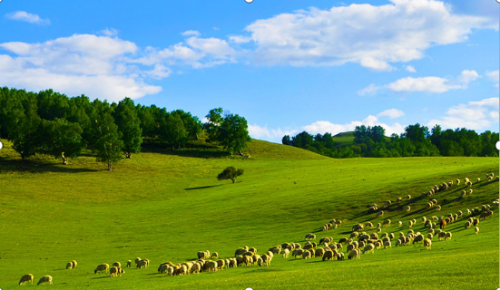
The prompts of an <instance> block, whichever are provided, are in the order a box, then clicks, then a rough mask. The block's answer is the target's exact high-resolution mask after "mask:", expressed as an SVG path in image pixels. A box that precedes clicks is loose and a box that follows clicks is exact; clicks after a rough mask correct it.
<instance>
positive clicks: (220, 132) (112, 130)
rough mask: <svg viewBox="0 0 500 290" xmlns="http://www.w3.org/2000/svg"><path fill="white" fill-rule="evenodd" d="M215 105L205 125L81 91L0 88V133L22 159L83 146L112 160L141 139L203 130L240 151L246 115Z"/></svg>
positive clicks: (69, 153) (172, 141)
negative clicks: (69, 93)
mask: <svg viewBox="0 0 500 290" xmlns="http://www.w3.org/2000/svg"><path fill="white" fill-rule="evenodd" d="M223 112H224V111H223V109H222V108H216V109H213V110H211V111H210V112H209V114H208V115H207V116H206V117H207V119H208V121H207V122H206V123H204V124H202V122H201V121H200V120H199V119H198V117H196V116H192V115H191V114H190V113H189V112H184V111H182V110H175V111H171V112H167V110H166V109H165V108H158V107H156V106H155V105H151V106H149V107H147V106H143V105H140V104H138V105H135V104H134V102H133V101H132V100H131V99H130V98H125V99H123V100H122V101H120V102H119V103H118V104H116V103H111V104H109V103H108V102H107V101H100V100H98V99H95V100H94V101H90V99H89V98H88V97H87V96H85V95H82V96H78V97H72V98H68V97H67V96H66V95H63V94H60V93H57V92H54V91H52V90H46V91H41V92H39V93H33V92H26V91H25V90H17V89H9V88H7V87H4V88H1V89H0V137H1V138H5V139H8V140H10V141H12V143H13V148H14V150H15V151H16V152H18V153H19V155H20V156H21V158H22V159H23V160H25V159H27V158H29V157H30V156H33V155H35V154H45V155H51V156H54V157H55V158H61V159H62V162H63V164H67V158H75V157H78V156H79V155H80V154H81V153H82V151H83V150H84V149H90V150H92V151H93V152H94V154H95V156H96V158H97V160H98V161H101V162H104V163H107V164H108V170H109V171H111V166H112V164H114V163H116V162H118V161H119V160H120V159H122V158H131V156H132V154H135V153H139V152H140V151H141V146H142V144H143V142H144V141H147V142H150V143H156V144H160V145H162V146H163V145H164V146H165V147H168V148H172V149H178V148H181V147H183V146H185V145H186V144H187V143H188V142H190V141H192V140H197V139H199V138H200V134H201V133H202V132H203V133H204V134H203V135H204V136H208V138H207V141H208V142H211V143H213V144H214V145H217V146H222V147H223V148H224V149H225V150H227V151H228V152H230V153H234V152H238V153H241V150H242V149H244V148H245V147H246V142H247V141H250V137H249V135H248V125H247V121H246V120H245V118H243V117H241V116H239V115H235V114H230V113H225V114H223Z"/></svg>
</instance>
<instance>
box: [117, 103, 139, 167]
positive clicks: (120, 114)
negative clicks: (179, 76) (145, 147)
mask: <svg viewBox="0 0 500 290" xmlns="http://www.w3.org/2000/svg"><path fill="white" fill-rule="evenodd" d="M115 122H116V125H118V131H119V132H120V133H121V136H122V140H123V152H124V153H125V157H126V158H130V157H131V156H132V153H139V152H140V151H141V144H142V130H141V126H140V124H141V120H140V119H139V118H138V117H137V112H136V108H135V106H134V101H132V99H130V98H125V99H123V100H121V101H120V103H119V104H118V106H117V107H116V110H115Z"/></svg>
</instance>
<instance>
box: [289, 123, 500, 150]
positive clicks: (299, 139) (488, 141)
mask: <svg viewBox="0 0 500 290" xmlns="http://www.w3.org/2000/svg"><path fill="white" fill-rule="evenodd" d="M384 134H385V130H384V128H382V127H381V126H374V127H369V126H368V127H366V126H357V127H356V129H355V130H354V132H353V135H354V140H353V143H354V144H348V145H342V144H340V145H339V143H337V144H335V143H334V141H333V138H332V136H331V134H330V133H326V134H324V135H323V136H322V135H321V134H317V135H316V136H314V137H313V136H312V135H310V134H309V133H307V132H302V133H299V134H297V135H296V136H295V137H292V139H291V140H290V137H289V136H284V137H283V139H282V143H283V144H286V145H292V146H295V147H300V148H304V149H307V150H310V151H313V152H316V153H318V154H321V155H325V156H330V157H334V158H346V157H360V156H364V157H411V156H440V155H442V156H498V151H497V150H496V148H495V143H496V142H497V141H498V138H499V135H498V133H491V132H490V131H486V132H484V133H482V134H481V135H478V134H477V133H476V132H475V131H473V130H467V129H465V128H462V129H456V130H450V129H448V130H446V131H442V130H441V127H440V126H439V125H436V126H435V127H434V128H433V129H432V134H429V129H428V128H427V127H425V126H421V125H420V124H418V123H417V124H415V125H410V126H408V127H406V128H405V132H404V133H403V134H401V135H400V136H399V135H397V134H392V135H391V137H390V138H388V137H385V136H384Z"/></svg>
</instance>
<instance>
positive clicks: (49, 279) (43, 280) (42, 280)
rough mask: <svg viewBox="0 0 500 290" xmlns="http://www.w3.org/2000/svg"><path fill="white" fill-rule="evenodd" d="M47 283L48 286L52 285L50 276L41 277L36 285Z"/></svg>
mask: <svg viewBox="0 0 500 290" xmlns="http://www.w3.org/2000/svg"><path fill="white" fill-rule="evenodd" d="M47 282H49V284H52V276H50V275H45V276H43V277H42V278H40V280H38V283H37V284H36V285H40V284H42V283H47Z"/></svg>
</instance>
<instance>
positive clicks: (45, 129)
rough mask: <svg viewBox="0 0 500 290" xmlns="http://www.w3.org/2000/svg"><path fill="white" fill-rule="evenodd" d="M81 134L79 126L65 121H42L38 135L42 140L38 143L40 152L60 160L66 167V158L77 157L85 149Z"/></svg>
mask: <svg viewBox="0 0 500 290" xmlns="http://www.w3.org/2000/svg"><path fill="white" fill-rule="evenodd" d="M82 132H83V130H82V128H81V127H80V125H79V124H77V123H70V122H68V121H67V120H65V119H58V118H56V119H55V120H53V121H49V120H42V125H41V130H40V133H41V134H42V136H43V138H41V142H40V146H41V150H40V152H41V153H44V154H48V155H52V156H54V158H62V161H63V164H64V165H66V164H67V162H66V158H68V157H77V156H78V155H80V153H81V152H82V150H83V149H84V148H85V147H86V142H85V141H84V140H83V139H82V136H81V134H82Z"/></svg>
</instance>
